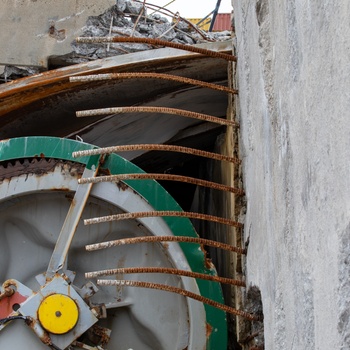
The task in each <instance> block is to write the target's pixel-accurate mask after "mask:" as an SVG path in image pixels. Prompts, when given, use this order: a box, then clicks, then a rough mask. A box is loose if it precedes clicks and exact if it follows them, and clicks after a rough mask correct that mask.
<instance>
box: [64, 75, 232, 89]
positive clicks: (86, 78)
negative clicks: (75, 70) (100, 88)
mask: <svg viewBox="0 0 350 350" xmlns="http://www.w3.org/2000/svg"><path fill="white" fill-rule="evenodd" d="M113 79H162V80H171V81H176V82H179V83H184V84H190V85H195V86H200V87H204V88H208V89H212V90H217V91H223V92H228V93H230V94H238V90H234V89H231V88H229V87H226V86H221V85H217V84H211V83H207V82H205V81H201V80H196V79H191V78H186V77H180V76H177V75H172V74H162V73H139V72H137V73H108V74H94V75H84V76H78V77H70V78H69V81H70V82H71V83H76V82H89V81H101V80H113Z"/></svg>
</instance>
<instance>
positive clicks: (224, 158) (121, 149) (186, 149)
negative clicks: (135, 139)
mask: <svg viewBox="0 0 350 350" xmlns="http://www.w3.org/2000/svg"><path fill="white" fill-rule="evenodd" d="M141 150H142V151H145V150H147V151H168V152H179V153H185V154H191V155H194V156H199V157H205V158H210V159H215V160H222V161H226V162H231V163H235V164H240V163H241V160H240V159H238V158H235V157H229V156H224V155H222V154H218V153H212V152H207V151H202V150H199V149H195V148H189V147H183V146H174V145H159V144H139V145H123V146H112V147H104V148H96V149H91V150H85V151H77V152H73V153H72V155H73V157H74V158H79V157H85V156H93V155H97V154H109V153H117V152H126V151H141Z"/></svg>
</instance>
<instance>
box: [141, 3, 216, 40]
mask: <svg viewBox="0 0 350 350" xmlns="http://www.w3.org/2000/svg"><path fill="white" fill-rule="evenodd" d="M135 1H136V2H139V3H141V2H142V1H140V0H135ZM146 7H147V8H149V9H151V10H154V9H156V11H155V12H159V13H161V14H163V15H165V16H169V17H176V16H178V15H177V13H174V12H172V11H170V10H169V9H167V8H164V7H161V6H158V5H154V4H150V3H147V5H146ZM152 7H153V8H152ZM180 17H181V16H180ZM181 20H182V21H184V22H186V23H187V24H188V25H189V26H190V27H192V29H193V30H194V31H196V32H197V33H198V34H199V35H200V36H201V37H202V38H203V39H205V40H207V41H215V40H214V39H211V38H210V37H209V36H208V35H206V33H205V32H204V31H203V30H200V29H199V28H197V27H196V25H194V24H193V23H192V22H190V21H189V20H187V19H186V18H184V17H181Z"/></svg>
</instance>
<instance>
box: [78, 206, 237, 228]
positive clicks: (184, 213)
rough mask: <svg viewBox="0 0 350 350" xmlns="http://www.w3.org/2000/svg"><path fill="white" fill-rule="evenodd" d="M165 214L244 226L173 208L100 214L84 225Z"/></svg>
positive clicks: (85, 221)
mask: <svg viewBox="0 0 350 350" xmlns="http://www.w3.org/2000/svg"><path fill="white" fill-rule="evenodd" d="M164 216H174V217H182V218H189V219H198V220H206V221H211V222H217V223H219V224H224V225H229V226H233V227H243V224H241V223H240V222H237V221H234V220H231V219H226V218H222V217H219V216H214V215H208V214H201V213H193V212H188V211H172V210H162V211H140V212H136V213H123V214H115V215H107V216H100V217H97V218H92V219H85V220H84V225H94V224H100V223H102V222H110V221H121V220H129V219H140V218H151V217H164Z"/></svg>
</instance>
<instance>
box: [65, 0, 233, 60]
mask: <svg viewBox="0 0 350 350" xmlns="http://www.w3.org/2000/svg"><path fill="white" fill-rule="evenodd" d="M164 11H166V10H163V11H162V10H159V11H157V10H153V9H150V8H149V7H148V5H147V4H146V6H145V5H144V3H143V1H133V0H118V1H117V3H116V5H114V6H112V7H111V8H109V9H108V10H107V11H105V12H104V13H103V14H101V15H99V16H94V17H89V19H88V21H87V23H86V26H85V27H84V28H83V34H82V36H85V37H105V36H123V37H128V36H133V37H140V38H154V39H161V40H165V41H171V42H173V43H179V44H185V45H193V44H198V43H201V42H208V41H219V40H220V41H223V40H228V39H230V38H231V33H230V32H229V31H225V32H220V33H207V32H204V31H202V30H200V29H199V28H197V27H196V26H195V25H193V24H192V23H190V22H189V21H187V20H185V19H183V18H181V17H179V16H178V15H177V14H174V16H173V17H166V16H163V13H165V12H164ZM148 13H150V14H148ZM169 18H170V20H169ZM72 47H73V52H72V53H71V54H70V57H66V59H67V61H70V62H74V63H80V62H85V61H86V60H91V59H98V58H104V57H110V56H116V55H121V54H125V53H130V52H136V51H144V50H149V49H151V48H152V47H151V46H150V45H146V44H128V43H111V44H105V43H104V44H77V43H73V44H72Z"/></svg>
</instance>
